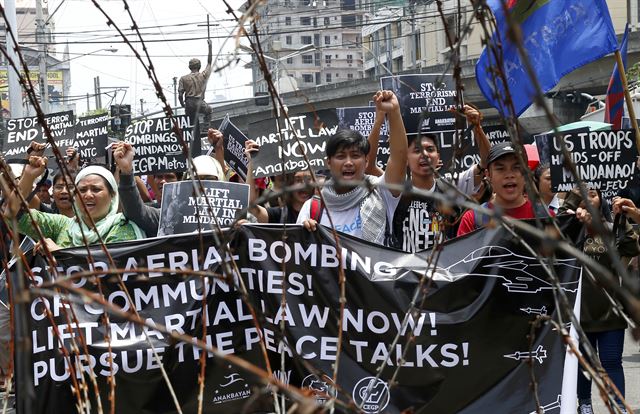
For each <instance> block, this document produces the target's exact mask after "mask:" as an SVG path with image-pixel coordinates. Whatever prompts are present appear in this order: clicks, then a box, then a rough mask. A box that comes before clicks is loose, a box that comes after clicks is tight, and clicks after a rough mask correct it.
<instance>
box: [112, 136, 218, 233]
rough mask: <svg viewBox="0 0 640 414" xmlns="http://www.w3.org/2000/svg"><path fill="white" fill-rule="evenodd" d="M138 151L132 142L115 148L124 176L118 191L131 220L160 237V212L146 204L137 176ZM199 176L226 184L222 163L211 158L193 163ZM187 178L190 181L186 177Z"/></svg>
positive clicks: (201, 158) (196, 158)
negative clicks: (134, 159) (134, 171)
mask: <svg viewBox="0 0 640 414" xmlns="http://www.w3.org/2000/svg"><path fill="white" fill-rule="evenodd" d="M134 155H135V151H134V148H133V146H132V145H131V144H129V143H128V142H117V143H115V144H114V145H113V158H114V160H115V163H116V166H117V167H118V170H119V172H120V183H119V184H118V191H119V192H120V194H121V200H122V212H123V214H124V215H125V217H127V218H128V219H129V220H132V221H133V222H135V223H136V224H137V225H138V226H140V227H141V228H142V229H143V230H144V231H145V233H147V234H148V235H149V236H150V237H153V236H155V235H156V234H158V225H159V224H160V208H159V207H154V206H150V205H146V204H144V202H143V201H142V198H141V197H140V192H139V190H138V188H137V186H136V184H135V180H134V176H133V157H134ZM193 166H194V169H195V172H196V175H197V176H198V178H199V179H201V180H220V181H225V174H224V170H223V168H222V166H221V165H220V163H219V162H218V161H217V160H216V159H215V158H212V157H209V156H208V155H200V156H198V157H195V158H194V159H193ZM185 178H188V176H187V177H185Z"/></svg>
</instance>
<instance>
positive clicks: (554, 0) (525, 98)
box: [476, 0, 618, 117]
mask: <svg viewBox="0 0 640 414" xmlns="http://www.w3.org/2000/svg"><path fill="white" fill-rule="evenodd" d="M503 2H504V3H505V4H506V8H507V9H508V10H509V15H510V16H511V17H512V18H513V20H514V21H515V22H517V24H519V25H520V29H521V31H522V39H523V43H524V48H525V51H526V53H527V55H528V56H529V61H530V62H531V64H532V66H533V69H534V71H535V73H536V77H537V78H538V81H539V82H540V85H541V87H542V90H543V91H544V92H547V91H549V90H550V89H551V88H553V87H554V86H555V85H556V84H557V83H558V81H559V80H560V78H562V77H563V76H564V75H566V74H567V73H569V72H571V71H573V70H575V69H577V68H579V67H581V66H583V65H586V64H587V63H589V62H592V61H594V60H596V59H599V58H601V57H603V56H605V55H607V54H609V53H612V52H614V51H615V50H616V49H617V47H618V42H617V39H616V35H615V31H614V29H613V25H612V23H611V16H609V10H608V9H607V5H606V3H605V0H487V5H488V6H489V7H490V8H491V10H492V11H493V14H494V16H495V19H496V24H497V25H496V27H497V29H496V33H494V35H493V37H492V39H491V40H490V42H491V43H490V44H492V45H502V47H501V49H497V48H490V47H486V48H485V49H484V51H483V52H482V55H481V56H480V59H479V60H478V63H477V64H476V79H477V82H478V86H479V87H480V90H481V91H482V93H483V94H484V96H485V97H486V98H487V101H489V103H490V104H491V105H492V106H494V107H495V108H497V109H498V111H500V113H501V114H502V115H503V116H505V117H509V116H510V115H511V112H510V111H509V109H508V106H507V105H506V97H507V94H506V93H505V90H506V89H508V90H509V92H510V94H511V99H512V101H513V106H514V109H515V115H516V116H519V115H520V114H522V113H523V112H524V111H525V110H526V109H527V108H528V107H529V105H531V103H532V102H533V99H534V96H535V88H534V87H533V85H532V82H531V80H530V78H529V76H528V75H527V73H526V70H525V67H524V65H523V64H522V61H521V59H520V55H519V54H518V50H517V48H516V46H515V45H514V44H513V43H512V42H511V41H510V40H509V39H508V37H507V22H506V17H505V11H504V8H503ZM494 49H497V51H494ZM496 53H497V54H498V55H496ZM497 62H500V64H498V63H497ZM498 71H501V72H502V73H503V74H504V78H501V77H497V76H496V73H498ZM503 79H506V85H505V84H504V81H503Z"/></svg>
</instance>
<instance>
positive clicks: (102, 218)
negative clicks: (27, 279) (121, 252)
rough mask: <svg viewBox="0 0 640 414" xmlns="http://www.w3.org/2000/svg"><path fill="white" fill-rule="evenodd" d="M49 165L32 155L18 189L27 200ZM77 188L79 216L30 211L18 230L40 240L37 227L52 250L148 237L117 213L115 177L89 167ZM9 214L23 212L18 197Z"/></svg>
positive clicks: (10, 201) (12, 198) (10, 199)
mask: <svg viewBox="0 0 640 414" xmlns="http://www.w3.org/2000/svg"><path fill="white" fill-rule="evenodd" d="M46 166H47V159H46V158H45V157H41V156H31V157H30V158H29V163H28V164H27V165H26V166H25V168H24V171H23V172H22V177H21V179H20V183H19V185H18V186H19V190H20V193H21V194H22V197H27V196H28V195H29V193H30V192H31V189H32V188H33V182H34V181H35V179H36V178H37V177H39V176H40V175H41V174H42V173H43V171H44V170H45V168H46ZM75 186H76V188H77V194H78V196H77V197H76V209H77V211H78V212H79V215H78V216H77V217H67V216H65V215H62V214H50V213H43V212H41V211H38V210H34V209H31V210H30V211H29V214H21V215H19V220H18V229H19V230H20V232H21V233H23V234H26V235H28V236H29V237H31V238H32V239H34V240H38V239H40V236H39V234H38V232H37V231H36V227H35V225H34V223H33V222H32V219H31V217H33V221H35V223H36V224H37V226H38V228H39V229H40V230H41V232H42V234H43V235H44V237H45V238H46V239H49V240H42V241H41V243H47V245H48V246H49V249H50V250H55V249H57V248H65V247H72V246H82V245H85V244H95V243H98V242H100V241H102V242H104V243H115V242H120V241H126V240H135V239H139V238H144V237H145V234H144V232H143V231H142V230H140V228H139V227H138V226H136V225H135V223H132V222H130V221H129V220H127V219H126V218H125V217H124V216H123V215H122V214H121V213H118V206H119V196H118V189H117V186H116V181H115V178H114V177H113V174H111V172H110V171H109V170H107V169H105V168H103V167H99V166H90V167H87V168H84V169H83V170H81V171H80V172H79V173H78V175H77V176H76V178H75ZM7 201H8V203H7V208H6V215H7V216H8V217H10V218H11V217H15V216H16V215H18V213H19V212H20V210H21V202H20V197H19V196H18V194H15V192H14V193H12V194H11V195H10V196H9V197H8V200H7Z"/></svg>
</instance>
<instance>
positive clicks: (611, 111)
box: [604, 24, 629, 129]
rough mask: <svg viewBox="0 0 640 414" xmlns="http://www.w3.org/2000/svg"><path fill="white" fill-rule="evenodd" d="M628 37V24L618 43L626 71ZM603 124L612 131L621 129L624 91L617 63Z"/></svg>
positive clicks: (614, 67) (614, 68) (610, 82)
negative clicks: (610, 125)
mask: <svg viewBox="0 0 640 414" xmlns="http://www.w3.org/2000/svg"><path fill="white" fill-rule="evenodd" d="M628 37H629V24H627V27H625V29H624V36H622V42H621V43H620V55H622V64H623V65H624V69H625V70H626V69H627V39H628ZM604 104H605V109H604V122H608V123H610V124H612V129H621V128H622V116H623V115H624V89H623V88H622V78H621V77H620V73H618V63H616V64H615V65H613V73H612V74H611V79H610V80H609V87H608V88H607V97H606V99H605V100H604Z"/></svg>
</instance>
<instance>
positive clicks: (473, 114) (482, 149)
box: [464, 105, 491, 186]
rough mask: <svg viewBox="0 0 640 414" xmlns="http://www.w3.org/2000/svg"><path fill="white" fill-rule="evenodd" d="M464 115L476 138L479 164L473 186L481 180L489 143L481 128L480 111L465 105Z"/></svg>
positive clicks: (485, 166)
mask: <svg viewBox="0 0 640 414" xmlns="http://www.w3.org/2000/svg"><path fill="white" fill-rule="evenodd" d="M464 116H465V117H466V118H467V122H469V123H470V124H471V125H472V126H473V135H474V137H475V139H476V144H478V153H479V154H480V164H478V165H477V166H476V171H475V174H474V180H473V181H474V182H473V184H474V185H475V186H478V185H480V182H481V181H482V176H483V174H482V172H483V171H484V169H485V168H487V159H488V158H489V150H490V149H491V143H490V142H489V138H487V134H485V133H484V130H483V129H482V112H480V111H479V110H478V109H476V108H474V107H472V106H470V105H465V106H464Z"/></svg>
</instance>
